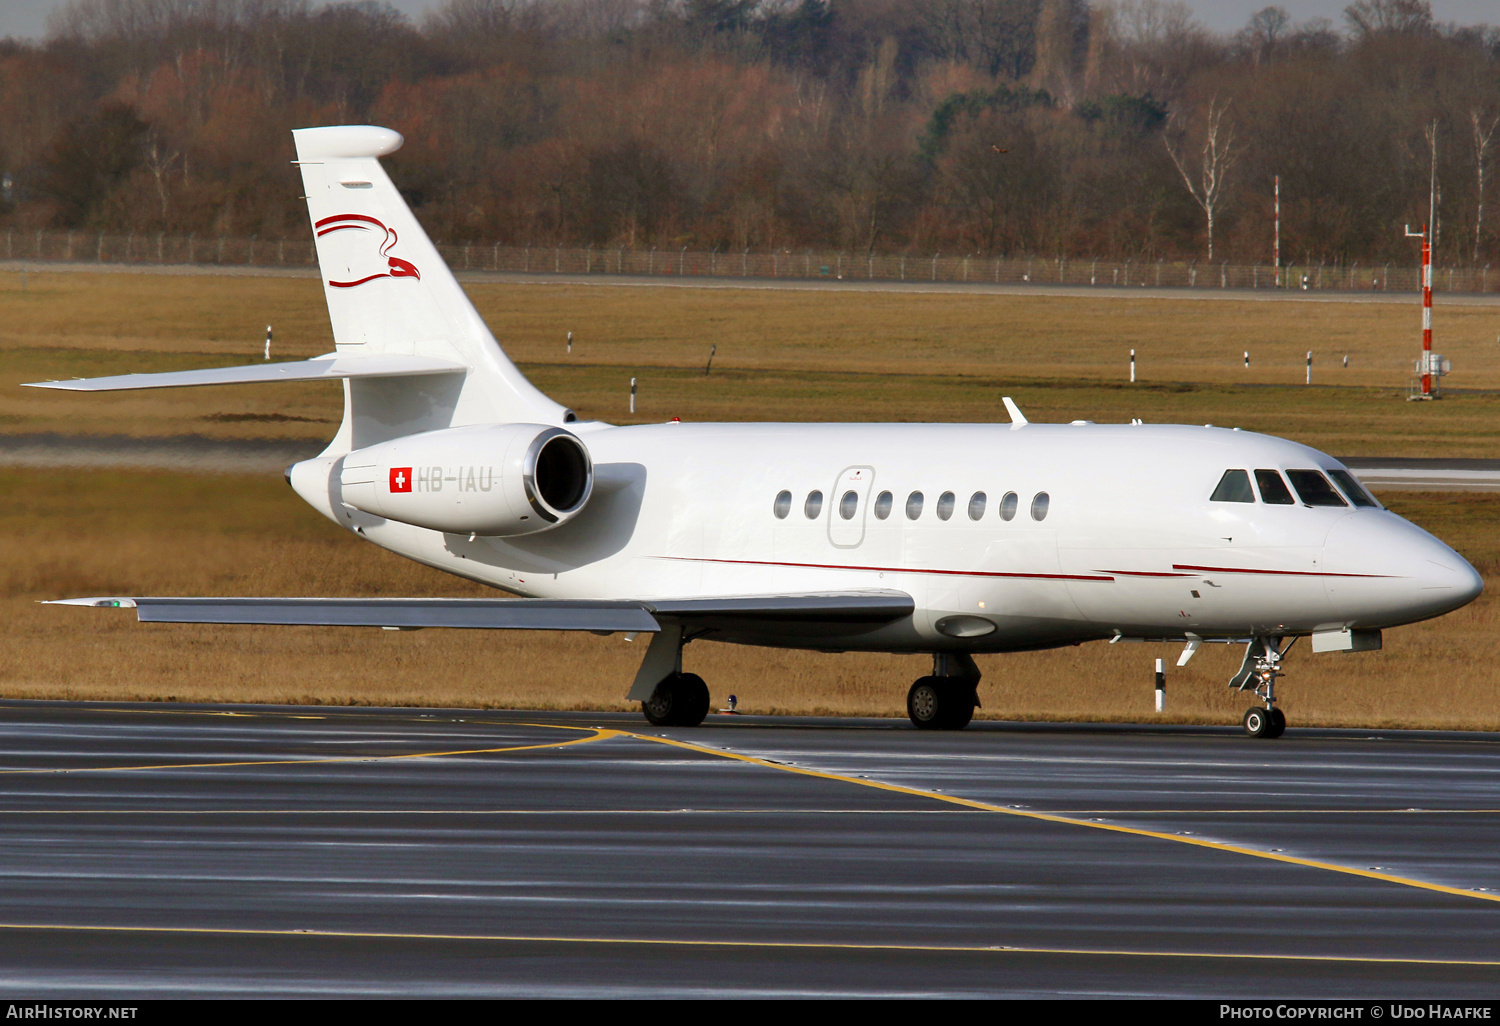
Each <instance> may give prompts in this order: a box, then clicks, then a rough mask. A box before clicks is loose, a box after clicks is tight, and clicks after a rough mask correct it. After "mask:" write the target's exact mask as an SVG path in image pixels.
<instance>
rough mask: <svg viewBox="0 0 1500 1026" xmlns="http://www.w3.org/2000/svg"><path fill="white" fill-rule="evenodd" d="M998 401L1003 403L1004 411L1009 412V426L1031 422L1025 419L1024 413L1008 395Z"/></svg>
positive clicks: (1014, 426) (1018, 425)
mask: <svg viewBox="0 0 1500 1026" xmlns="http://www.w3.org/2000/svg"><path fill="white" fill-rule="evenodd" d="M1000 401H1001V402H1003V403H1004V404H1005V412H1006V413H1008V414H1010V426H1011V427H1013V428H1018V427H1025V426H1026V425H1027V424H1030V423H1031V421H1029V420H1027V419H1026V414H1024V413H1022V412H1021V408H1020V407H1019V406H1017V405H1016V401H1015V400H1014V399H1012V398H1011V397H1010V396H1006V397H1005V398H1003V399H1001V400H1000Z"/></svg>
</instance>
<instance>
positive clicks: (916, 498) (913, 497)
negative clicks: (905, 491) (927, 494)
mask: <svg viewBox="0 0 1500 1026" xmlns="http://www.w3.org/2000/svg"><path fill="white" fill-rule="evenodd" d="M921 515H922V493H921V492H912V493H911V494H910V495H908V496H907V497H906V519H908V520H915V519H917V517H919V516H921Z"/></svg>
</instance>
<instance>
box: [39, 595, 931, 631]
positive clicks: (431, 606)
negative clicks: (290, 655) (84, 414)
mask: <svg viewBox="0 0 1500 1026" xmlns="http://www.w3.org/2000/svg"><path fill="white" fill-rule="evenodd" d="M48 604H49V605H64V606H94V607H101V608H128V609H134V610H135V611H136V616H137V618H138V619H139V620H140V621H142V622H143V623H226V624H275V625H284V626H292V625H298V626H316V627H392V628H407V629H412V628H419V627H459V628H474V629H481V630H542V631H645V632H654V631H658V630H660V629H661V623H660V621H662V620H667V621H670V622H674V623H684V624H691V625H694V626H701V627H709V628H711V627H714V626H719V625H723V626H730V625H736V624H747V623H748V624H755V623H766V622H768V621H769V622H775V621H796V620H802V619H807V618H814V619H817V620H818V621H820V622H824V623H830V622H831V623H847V624H866V625H879V624H884V623H890V622H891V621H893V620H898V619H900V618H901V617H903V616H910V615H911V612H912V610H913V608H914V605H913V603H912V599H911V596H910V595H907V594H905V593H904V592H897V591H862V592H847V593H827V594H815V595H755V596H732V597H726V598H706V599H674V600H650V601H646V600H637V599H622V600H614V599H444V598H432V599H421V598H129V597H113V598H111V597H100V598H76V599H61V600H58V601H55V602H51V603H48Z"/></svg>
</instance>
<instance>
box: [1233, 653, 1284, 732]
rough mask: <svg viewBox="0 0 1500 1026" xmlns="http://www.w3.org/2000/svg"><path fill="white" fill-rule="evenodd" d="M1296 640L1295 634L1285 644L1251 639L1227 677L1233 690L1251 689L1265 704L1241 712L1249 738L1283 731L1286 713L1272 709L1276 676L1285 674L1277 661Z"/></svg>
mask: <svg viewBox="0 0 1500 1026" xmlns="http://www.w3.org/2000/svg"><path fill="white" fill-rule="evenodd" d="M1296 643H1297V639H1296V638H1295V637H1294V638H1292V640H1291V641H1288V642H1287V643H1286V645H1285V647H1283V646H1282V644H1281V638H1279V637H1267V636H1263V635H1262V636H1257V637H1254V638H1251V639H1250V644H1249V645H1247V646H1245V661H1244V662H1243V663H1241V664H1240V672H1239V673H1236V674H1235V675H1234V676H1233V677H1231V678H1230V679H1229V686H1230V687H1232V688H1234V689H1235V690H1237V691H1245V690H1247V689H1248V690H1253V691H1254V692H1255V694H1256V695H1257V696H1259V698H1260V700H1261V701H1263V702H1265V704H1266V707H1265V708H1264V709H1256V708H1251V709H1248V710H1246V712H1245V720H1244V723H1245V733H1246V734H1249V735H1250V736H1251V737H1264V738H1278V737H1280V736H1281V735H1282V734H1284V733H1286V715H1285V714H1283V713H1282V711H1281V710H1280V709H1278V708H1276V678H1277V677H1283V676H1285V674H1284V673H1282V672H1281V660H1282V657H1284V656H1285V655H1286V654H1287V651H1288V650H1290V649H1291V647H1292V646H1293V645H1295V644H1296Z"/></svg>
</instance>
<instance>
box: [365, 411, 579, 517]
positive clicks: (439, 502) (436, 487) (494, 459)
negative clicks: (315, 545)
mask: <svg viewBox="0 0 1500 1026" xmlns="http://www.w3.org/2000/svg"><path fill="white" fill-rule="evenodd" d="M342 482H343V493H344V502H345V503H347V504H348V505H350V506H353V507H354V508H355V509H358V510H363V511H364V512H366V513H373V514H375V515H376V516H380V517H384V518H386V519H387V520H399V521H400V522H401V523H403V524H412V525H414V526H416V527H426V528H429V529H431V530H433V531H444V532H447V533H449V534H478V535H485V536H487V537H508V536H512V535H518V534H535V533H536V532H537V531H545V530H548V529H549V528H553V527H556V526H557V525H559V524H562V523H565V522H566V521H568V520H569V519H571V518H572V517H573V516H575V515H576V514H577V513H578V511H579V510H581V509H583V507H584V504H585V503H586V502H588V499H589V493H590V492H591V491H593V488H594V465H593V462H592V461H591V460H590V459H589V452H588V449H587V448H585V447H584V444H583V442H582V441H580V440H579V439H578V437H577V436H576V435H574V434H572V433H570V432H568V431H564V430H563V429H562V428H556V427H546V426H544V425H542V424H493V425H489V424H486V425H479V426H474V427H460V428H446V429H444V430H441V431H426V432H423V433H422V434H417V435H408V436H406V437H405V438H395V439H392V440H391V441H389V442H381V443H380V444H379V445H372V446H369V447H368V448H364V449H356V450H355V451H354V452H351V453H350V454H349V455H348V456H345V457H344V469H343V474H342Z"/></svg>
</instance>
